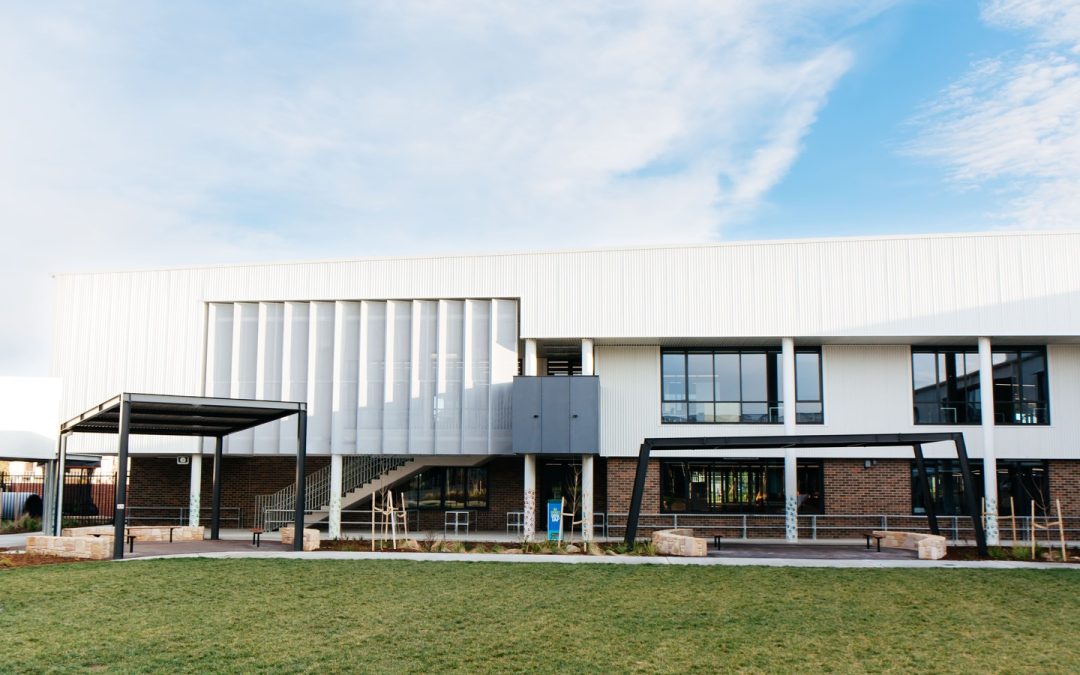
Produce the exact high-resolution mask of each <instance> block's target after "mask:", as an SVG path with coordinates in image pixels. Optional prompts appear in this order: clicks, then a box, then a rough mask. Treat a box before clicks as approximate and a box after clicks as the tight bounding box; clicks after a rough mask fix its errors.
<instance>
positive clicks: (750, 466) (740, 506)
mask: <svg viewBox="0 0 1080 675" xmlns="http://www.w3.org/2000/svg"><path fill="white" fill-rule="evenodd" d="M678 465H681V467H682V470H681V474H682V486H681V488H682V489H681V492H682V494H683V496H682V497H678V496H671V497H670V499H673V500H674V499H682V500H685V503H686V509H683V510H678V509H672V508H670V506H668V505H667V503H666V502H667V499H666V497H668V496H669V495H670V494H671V493H668V492H666V490H667V488H668V480H667V479H668V476H669V475H670V474H669V468H670V467H672V466H678ZM699 466H704V469H695V467H699ZM722 469H727V470H728V472H729V473H737V472H746V473H753V472H755V471H761V475H760V477H759V479H760V481H761V486H767V484H768V479H769V476H768V473H769V470H770V469H771V470H777V469H778V470H779V471H780V472H781V488H780V491H781V495H780V499H779V500H774V501H776V502H777V503H776V505H775V506H774V508H773V509H772V510H770V509H768V508H756V507H755V505H754V504H753V502H729V503H730V504H733V505H735V506H734V507H733V508H734V510H730V509H729V510H723V509H717V510H705V511H700V510H691V504H692V503H693V501H694V500H693V498H692V497H691V494H692V491H691V488H690V485H691V482H692V481H691V478H690V476H691V474H692V473H693V471H695V470H703V471H705V472H706V476H709V475H711V474H712V473H713V472H716V471H720V470H722ZM783 471H784V462H783V460H782V459H777V458H768V457H763V458H759V459H756V460H731V459H715V458H712V459H709V458H703V459H698V458H689V459H687V458H684V459H674V458H670V459H661V460H660V486H659V487H660V489H659V493H660V494H659V501H660V503H659V509H658V511H659V513H665V514H667V513H671V514H679V515H702V516H732V515H735V516H738V515H762V514H765V515H779V514H782V513H784V510H785V500H784V496H783V475H782V474H783ZM804 471H805V472H815V473H816V482H817V487H818V494H819V499H818V503H817V504H816V505H815V506H814V508H813V509H810V510H806V511H804V510H802V508H800V509H799V514H800V515H823V514H824V513H825V504H826V501H825V500H826V499H827V496H826V494H825V461H824V460H822V459H810V458H807V459H800V460H799V461H798V463H797V465H796V474H797V479H798V476H799V475H800V474H802V473H803V472H804ZM755 480H757V479H755ZM708 483H709V478H708V477H707V478H706V484H708ZM761 486H759V487H761Z"/></svg>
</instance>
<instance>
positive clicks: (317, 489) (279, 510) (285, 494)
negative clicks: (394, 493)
mask: <svg viewBox="0 0 1080 675" xmlns="http://www.w3.org/2000/svg"><path fill="white" fill-rule="evenodd" d="M414 459H415V458H413V457H405V456H401V455H354V456H347V457H343V458H342V467H341V469H342V473H341V493H342V494H343V495H349V494H352V493H357V492H363V488H364V487H365V486H368V485H370V484H371V483H373V482H374V481H376V480H378V479H379V478H380V477H383V476H385V475H386V474H389V473H391V472H394V471H395V470H397V469H401V468H402V467H404V466H405V465H406V464H409V463H411V462H413V461H414ZM304 487H305V494H304V510H305V511H308V512H315V513H316V515H317V514H318V513H320V512H326V511H328V510H329V508H330V465H329V464H328V465H326V466H325V467H323V468H321V469H319V470H318V471H315V472H313V473H310V474H308V476H307V478H306V480H305V481H304ZM295 507H296V483H293V484H292V485H289V486H286V487H284V488H282V489H280V490H278V491H277V492H275V493H274V494H272V495H256V497H255V526H256V527H261V528H263V529H266V530H276V529H278V528H279V527H282V526H283V525H291V524H292V522H293V515H292V514H293V513H294V511H293V509H295ZM323 517H325V516H323ZM318 519H319V518H315V520H318ZM305 520H306V521H307V522H312V519H311V518H310V517H309V518H307V519H305Z"/></svg>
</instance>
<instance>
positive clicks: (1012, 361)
mask: <svg viewBox="0 0 1080 675" xmlns="http://www.w3.org/2000/svg"><path fill="white" fill-rule="evenodd" d="M993 362H994V423H995V424H1049V423H1050V384H1049V381H1048V379H1047V373H1046V350H1045V349H1041V348H1039V349H1013V350H1006V349H996V348H995V349H994V352H993Z"/></svg>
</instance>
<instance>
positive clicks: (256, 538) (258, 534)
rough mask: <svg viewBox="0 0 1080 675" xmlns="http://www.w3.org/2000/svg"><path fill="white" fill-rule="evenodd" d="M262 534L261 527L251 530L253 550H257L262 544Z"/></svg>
mask: <svg viewBox="0 0 1080 675" xmlns="http://www.w3.org/2000/svg"><path fill="white" fill-rule="evenodd" d="M262 533H263V529H262V528H261V527H253V528H251V544H252V545H253V546H254V547H255V548H259V547H260V545H261V544H262Z"/></svg>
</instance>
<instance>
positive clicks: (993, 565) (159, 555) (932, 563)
mask: <svg viewBox="0 0 1080 675" xmlns="http://www.w3.org/2000/svg"><path fill="white" fill-rule="evenodd" d="M207 544H210V545H211V546H207ZM182 547H183V548H185V549H187V550H181V548H182ZM191 548H199V549H200V550H198V551H193V550H190V549H191ZM732 548H734V547H732ZM746 548H747V549H748V550H747V551H744V553H747V554H748V555H745V556H743V555H737V556H720V555H713V554H710V555H709V557H706V558H672V557H665V556H654V557H645V556H611V555H540V554H529V555H525V554H505V553H371V552H366V553H365V552H347V551H310V552H296V551H290V550H285V547H284V546H282V545H281V544H280V543H273V544H268V543H266V542H264V543H263V545H262V547H261V548H255V547H254V546H252V545H251V543H250V541H249V542H248V543H246V544H241V543H239V542H237V541H217V542H209V541H206V542H201V543H200V542H190V543H177V544H151V543H149V542H146V543H136V544H135V554H134V555H132V556H129V557H127V558H125V560H131V561H138V560H161V559H169V558H223V559H239V558H262V559H279V560H280V559H287V560H413V561H429V562H500V563H541V564H564V565H591V564H599V565H604V564H612V565H688V566H726V567H730V566H760V567H818V568H843V569H862V568H865V569H883V568H909V569H933V568H954V569H1061V570H1073V571H1076V570H1080V565H1074V564H1069V565H1062V564H1054V563H1020V562H1004V561H996V560H985V561H982V560H980V561H954V560H918V559H916V558H913V557H894V556H888V557H886V556H885V555H884V552H883V554H882V556H881V557H869V556H859V557H840V556H837V553H839V552H840V550H839V549H840V547H822V548H829V549H831V550H832V556H831V557H781V556H775V557H764V556H760V555H759V556H754V555H749V554H750V553H753V552H754V551H752V550H751V549H761V548H764V547H758V546H748V547H746ZM785 548H788V549H789V552H788V556H792V555H799V552H798V549H799V548H800V547H799V546H787V547H785ZM791 549H794V550H791ZM163 551H167V553H165V552H163ZM758 553H761V551H758ZM821 553H823V552H821Z"/></svg>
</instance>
